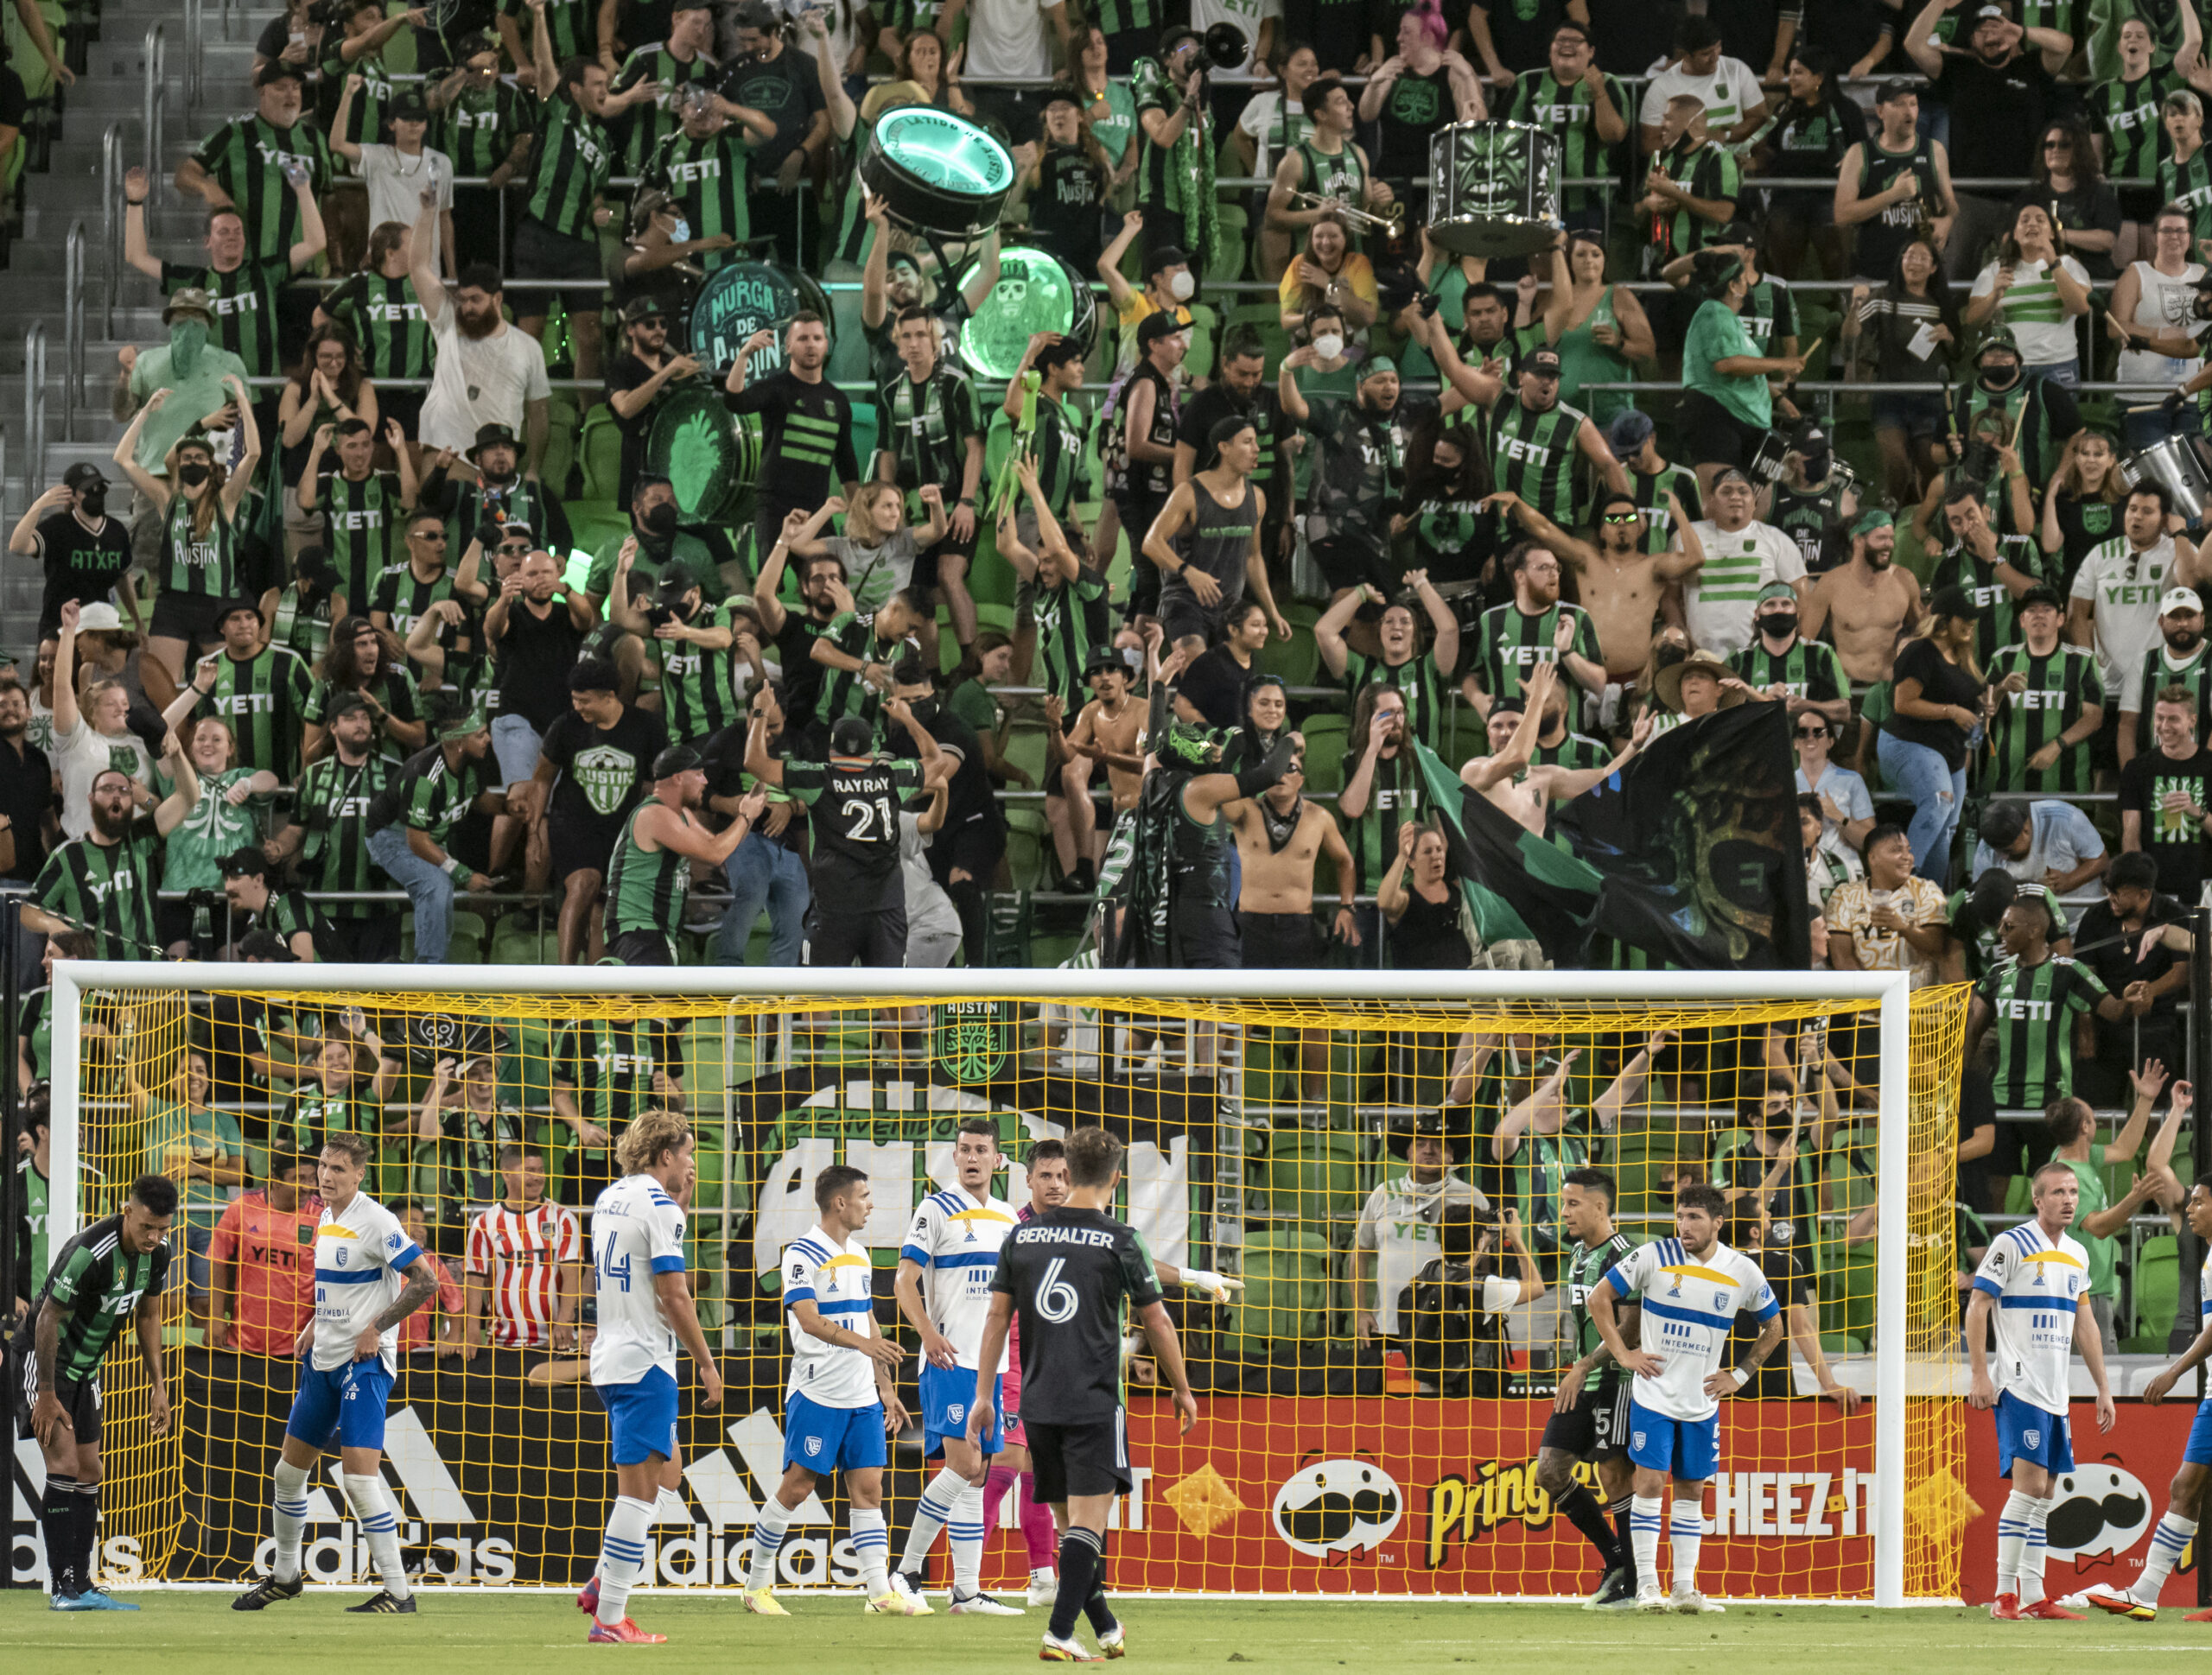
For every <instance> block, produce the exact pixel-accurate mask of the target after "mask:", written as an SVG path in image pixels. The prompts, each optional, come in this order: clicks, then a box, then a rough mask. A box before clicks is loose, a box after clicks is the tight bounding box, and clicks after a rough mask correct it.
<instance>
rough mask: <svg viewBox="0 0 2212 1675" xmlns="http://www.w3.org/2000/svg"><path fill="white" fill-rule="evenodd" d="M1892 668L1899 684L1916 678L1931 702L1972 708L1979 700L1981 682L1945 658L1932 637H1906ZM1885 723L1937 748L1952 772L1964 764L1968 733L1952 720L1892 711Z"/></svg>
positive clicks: (1898, 734)
mask: <svg viewBox="0 0 2212 1675" xmlns="http://www.w3.org/2000/svg"><path fill="white" fill-rule="evenodd" d="M1893 672H1894V676H1895V680H1896V683H1897V685H1899V686H1902V685H1904V683H1905V682H1907V681H1909V680H1912V681H1918V682H1920V695H1921V696H1922V697H1923V699H1925V700H1926V701H1928V702H1929V703H1931V704H1957V705H1961V706H1963V707H1966V708H1968V709H1972V708H1974V707H1975V706H1976V705H1978V704H1980V702H1981V684H1980V682H1978V681H1976V680H1975V679H1974V676H1971V675H1969V674H1967V671H1966V670H1965V669H1961V668H1960V667H1959V665H1958V664H1956V663H1950V662H1948V661H1947V660H1946V659H1945V657H1944V656H1943V654H1942V652H1940V651H1938V650H1936V643H1935V641H1933V640H1908V641H1907V642H1906V643H1905V646H1904V650H1902V651H1900V652H1898V653H1897V665H1896V668H1895V670H1894V671H1893ZM1884 725H1885V726H1887V727H1888V728H1889V730H1890V733H1891V736H1892V737H1894V738H1897V739H1903V740H1904V742H1905V743H1906V744H1908V745H1922V746H1926V747H1927V748H1928V749H1929V750H1932V751H1934V752H1936V754H1937V755H1939V756H1941V757H1942V758H1943V765H1945V766H1946V767H1948V768H1949V769H1950V770H1951V771H1952V772H1954V773H1956V772H1957V771H1959V770H1960V769H1961V768H1963V767H1964V766H1966V765H1967V735H1966V733H1964V732H1963V731H1962V730H1961V728H1960V727H1959V726H1957V725H1956V724H1955V721H1952V720H1934V721H1922V720H1914V719H1913V718H1912V717H1910V716H1909V715H1899V714H1891V717H1890V719H1889V720H1888V721H1887V722H1885V724H1884Z"/></svg>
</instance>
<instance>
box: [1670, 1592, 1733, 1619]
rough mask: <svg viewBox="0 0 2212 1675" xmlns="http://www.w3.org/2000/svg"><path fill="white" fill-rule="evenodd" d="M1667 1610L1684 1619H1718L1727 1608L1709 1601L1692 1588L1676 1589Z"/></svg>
mask: <svg viewBox="0 0 2212 1675" xmlns="http://www.w3.org/2000/svg"><path fill="white" fill-rule="evenodd" d="M1667 1608H1668V1609H1669V1610H1670V1611H1675V1612H1679V1613H1680V1614H1681V1615H1683V1616H1686V1617H1718V1616H1720V1615H1724V1614H1725V1613H1726V1611H1727V1609H1728V1608H1727V1607H1726V1606H1725V1605H1723V1604H1721V1603H1720V1602H1719V1601H1717V1600H1709V1599H1707V1598H1706V1596H1704V1595H1703V1594H1700V1593H1699V1592H1698V1590H1697V1589H1694V1588H1677V1589H1675V1593H1674V1597H1673V1598H1671V1599H1669V1601H1668V1602H1667Z"/></svg>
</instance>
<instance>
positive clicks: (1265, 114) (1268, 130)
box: [1236, 92, 1313, 176]
mask: <svg viewBox="0 0 2212 1675" xmlns="http://www.w3.org/2000/svg"><path fill="white" fill-rule="evenodd" d="M1236 127H1237V131H1238V132H1240V133H1244V134H1249V135H1250V136H1252V143H1253V146H1254V148H1255V149H1254V151H1253V157H1252V172H1253V173H1254V174H1261V175H1268V176H1272V175H1273V174H1274V172H1275V165H1276V164H1277V163H1279V162H1281V161H1282V152H1281V151H1280V150H1278V149H1276V142H1277V141H1278V140H1280V141H1281V142H1282V143H1283V145H1284V146H1285V147H1288V146H1293V145H1296V144H1297V143H1299V141H1300V140H1302V139H1304V138H1305V137H1306V136H1307V135H1308V134H1310V133H1312V132H1313V119H1312V118H1311V117H1308V116H1307V115H1306V107H1305V105H1302V104H1300V102H1299V101H1298V100H1296V99H1294V98H1290V99H1287V98H1284V97H1283V96H1282V95H1281V93H1279V92H1274V93H1255V94H1253V95H1252V98H1251V99H1250V101H1249V103H1248V104H1247V105H1245V106H1244V114H1243V116H1241V117H1237V118H1236Z"/></svg>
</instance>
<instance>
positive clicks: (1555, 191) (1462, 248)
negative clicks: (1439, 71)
mask: <svg viewBox="0 0 2212 1675" xmlns="http://www.w3.org/2000/svg"><path fill="white" fill-rule="evenodd" d="M1559 154H1560V145H1559V140H1558V138H1557V136H1554V135H1553V134H1550V133H1548V132H1547V131H1546V130H1543V129H1541V128H1537V127H1535V126H1533V125H1532V124H1529V123H1525V122H1455V123H1451V124H1447V125H1446V126H1445V127H1442V128H1440V129H1438V130H1436V131H1435V133H1433V134H1432V135H1431V136H1429V141H1428V175H1429V186H1428V192H1429V198H1428V206H1429V207H1428V236H1429V238H1431V239H1433V241H1434V242H1435V243H1436V244H1439V245H1440V246H1441V247H1442V248H1443V249H1445V250H1448V251H1453V252H1455V253H1456V254H1458V255H1460V256H1481V257H1502V256H1533V255H1534V254H1535V252H1536V251H1541V250H1548V249H1550V248H1551V244H1552V240H1553V239H1554V238H1555V237H1557V236H1558V233H1559V231H1560V228H1561V227H1562V226H1563V225H1566V224H1565V223H1564V222H1563V221H1562V220H1561V219H1560V207H1559Z"/></svg>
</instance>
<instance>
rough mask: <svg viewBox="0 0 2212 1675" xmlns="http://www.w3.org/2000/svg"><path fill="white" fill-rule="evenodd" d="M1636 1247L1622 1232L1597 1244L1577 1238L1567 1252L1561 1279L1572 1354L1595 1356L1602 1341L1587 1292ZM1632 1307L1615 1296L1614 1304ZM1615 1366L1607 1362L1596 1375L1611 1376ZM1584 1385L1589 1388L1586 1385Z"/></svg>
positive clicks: (1605, 1377) (1596, 1285)
mask: <svg viewBox="0 0 2212 1675" xmlns="http://www.w3.org/2000/svg"><path fill="white" fill-rule="evenodd" d="M1635 1248H1636V1246H1635V1245H1634V1244H1633V1243H1632V1242H1631V1241H1630V1239H1629V1237H1628V1235H1627V1234H1624V1233H1618V1232H1616V1233H1615V1234H1613V1235H1612V1237H1611V1238H1610V1239H1605V1240H1599V1242H1598V1243H1597V1244H1594V1245H1591V1244H1586V1243H1584V1242H1583V1241H1582V1240H1580V1239H1578V1240H1575V1241H1574V1248H1573V1250H1571V1251H1569V1252H1568V1253H1567V1266H1566V1269H1565V1270H1564V1271H1563V1272H1561V1274H1560V1280H1561V1282H1562V1283H1563V1284H1564V1285H1566V1286H1567V1307H1568V1308H1569V1309H1571V1310H1573V1313H1574V1355H1575V1359H1576V1360H1578V1361H1580V1359H1581V1358H1582V1357H1583V1356H1585V1355H1595V1354H1596V1353H1597V1351H1598V1350H1599V1348H1600V1347H1601V1346H1602V1345H1603V1344H1604V1342H1605V1340H1604V1339H1603V1338H1601V1337H1599V1336H1598V1323H1597V1322H1595V1321H1593V1320H1592V1319H1591V1318H1590V1293H1591V1292H1592V1291H1596V1290H1597V1289H1598V1282H1599V1280H1601V1279H1603V1278H1605V1276H1606V1275H1607V1274H1608V1273H1611V1272H1612V1271H1613V1269H1614V1268H1615V1267H1617V1266H1618V1265H1619V1264H1620V1263H1621V1262H1623V1261H1624V1260H1625V1259H1627V1257H1628V1254H1629V1253H1630V1251H1632V1250H1634V1249H1635ZM1624 1306H1627V1307H1633V1306H1635V1304H1634V1300H1633V1299H1627V1300H1626V1301H1625V1302H1624V1300H1623V1299H1620V1298H1615V1299H1614V1307H1615V1308H1617V1309H1618V1308H1621V1307H1624ZM1617 1372H1618V1369H1617V1368H1616V1367H1613V1366H1612V1364H1611V1362H1608V1363H1607V1364H1606V1365H1605V1366H1604V1367H1600V1368H1599V1369H1598V1373H1597V1376H1598V1377H1599V1378H1601V1379H1611V1378H1612V1377H1614V1376H1615V1374H1616V1373H1617ZM1584 1388H1585V1389H1587V1388H1588V1386H1587V1385H1585V1386H1584Z"/></svg>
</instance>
